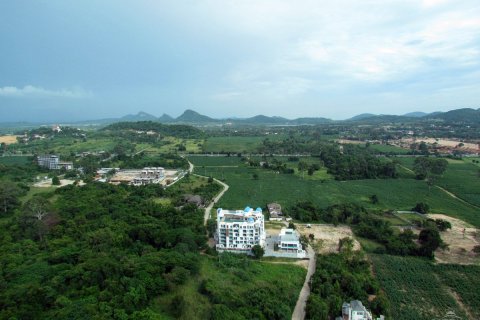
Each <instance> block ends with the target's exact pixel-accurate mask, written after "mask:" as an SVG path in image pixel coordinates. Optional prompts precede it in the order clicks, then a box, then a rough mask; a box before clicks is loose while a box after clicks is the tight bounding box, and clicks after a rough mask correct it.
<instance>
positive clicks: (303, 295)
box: [292, 245, 317, 320]
mask: <svg viewBox="0 0 480 320" xmlns="http://www.w3.org/2000/svg"><path fill="white" fill-rule="evenodd" d="M307 253H308V257H309V259H310V260H309V261H308V271H307V276H306V277H305V282H304V283H303V287H302V291H300V295H299V296H298V300H297V304H296V305H295V310H293V314H292V320H303V319H305V307H306V306H307V300H308V297H309V296H310V286H309V282H310V278H311V277H312V275H313V274H314V273H315V267H316V265H317V260H316V256H315V252H314V251H313V249H312V247H311V246H310V245H309V246H308V248H307Z"/></svg>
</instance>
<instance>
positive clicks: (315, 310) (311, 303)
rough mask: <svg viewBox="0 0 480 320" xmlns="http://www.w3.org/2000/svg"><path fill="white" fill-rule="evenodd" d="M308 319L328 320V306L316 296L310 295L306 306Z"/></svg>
mask: <svg viewBox="0 0 480 320" xmlns="http://www.w3.org/2000/svg"><path fill="white" fill-rule="evenodd" d="M306 313H307V314H306V317H305V318H306V319H312V320H313V319H315V320H328V319H329V317H328V314H329V310H328V305H327V304H326V303H325V301H324V299H322V298H321V297H319V296H318V295H316V294H310V296H309V297H308V301H307V306H306Z"/></svg>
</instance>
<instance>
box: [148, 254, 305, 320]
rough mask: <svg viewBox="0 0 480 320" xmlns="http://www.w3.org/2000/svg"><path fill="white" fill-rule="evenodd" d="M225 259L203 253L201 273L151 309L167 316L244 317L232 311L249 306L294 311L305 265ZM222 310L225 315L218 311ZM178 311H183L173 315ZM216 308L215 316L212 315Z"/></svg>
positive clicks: (198, 317) (201, 317)
mask: <svg viewBox="0 0 480 320" xmlns="http://www.w3.org/2000/svg"><path fill="white" fill-rule="evenodd" d="M222 259H224V257H223V256H219V257H216V258H213V257H208V256H203V257H202V265H201V268H200V274H199V275H198V276H196V277H194V278H192V279H191V280H189V281H188V282H187V283H186V284H185V285H182V286H180V287H178V288H177V289H176V290H175V291H174V292H173V293H171V294H168V295H163V296H161V297H159V298H158V299H157V301H155V302H154V303H153V305H152V309H153V310H155V311H157V312H159V313H162V314H164V315H165V319H174V318H181V319H213V318H214V319H224V317H225V316H227V315H228V316H230V317H229V318H228V319H237V318H244V317H238V316H237V317H234V314H233V313H235V315H238V312H239V310H241V311H240V312H241V313H244V312H249V311H246V310H247V309H249V310H254V311H255V312H256V311H257V310H258V311H260V310H262V312H264V313H268V310H270V311H271V312H273V310H281V312H283V313H285V314H287V315H288V317H289V316H290V315H291V314H292V312H293V309H294V307H295V303H296V300H297V298H298V294H299V293H300V289H301V288H302V285H303V281H304V280H305V274H306V270H305V269H304V268H302V267H300V266H297V265H295V264H293V263H278V264H276V263H269V262H263V261H262V262H259V261H254V260H251V259H246V258H245V257H238V258H237V259H235V260H239V261H234V262H235V264H231V263H230V262H227V263H226V264H225V265H222V264H223V262H222ZM178 297H182V298H181V299H179V298H178ZM179 300H180V301H179ZM179 302H180V305H179ZM165 306H170V308H165ZM178 309H181V310H178ZM214 310H215V311H214ZM220 310H221V311H223V312H224V313H223V316H221V315H219V314H218V312H219V311H220ZM175 312H181V314H175V315H174V316H173V314H174V313H175ZM213 312H215V314H216V317H213V316H212V313H213ZM172 313H173V314H172ZM167 315H172V316H171V317H170V316H167ZM272 316H273V315H272ZM246 318H257V317H254V316H253V315H252V316H251V317H246ZM281 318H283V317H279V318H278V319H281ZM285 318H286V317H285Z"/></svg>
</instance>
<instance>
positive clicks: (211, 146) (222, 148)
mask: <svg viewBox="0 0 480 320" xmlns="http://www.w3.org/2000/svg"><path fill="white" fill-rule="evenodd" d="M266 138H269V139H270V140H279V139H281V138H283V136H281V135H276V136H268V137H267V136H260V137H258V136H257V137H236V136H234V137H212V138H208V139H207V140H206V141H205V144H204V145H203V151H204V152H214V153H215V152H235V153H237V152H241V153H250V152H253V153H255V152H257V149H258V147H259V146H260V145H261V144H262V142H263V140H265V139H266Z"/></svg>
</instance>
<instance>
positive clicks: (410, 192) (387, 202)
mask: <svg viewBox="0 0 480 320" xmlns="http://www.w3.org/2000/svg"><path fill="white" fill-rule="evenodd" d="M220 159H222V158H217V159H216V160H215V161H220ZM223 159H226V158H223ZM190 161H192V163H194V164H196V163H205V161H207V160H205V159H204V158H203V159H202V157H191V158H190ZM217 165H220V163H219V162H217ZM195 172H196V173H198V174H201V175H207V176H208V175H211V176H213V177H215V178H218V179H224V180H225V182H226V183H227V184H228V185H229V186H230V189H229V191H227V192H226V193H225V195H224V196H223V197H222V199H221V200H220V202H219V203H218V206H219V207H224V208H231V209H238V208H244V207H245V206H246V205H250V206H262V207H264V206H265V205H266V204H267V203H270V202H279V203H280V204H281V205H282V206H283V207H284V208H288V207H289V206H291V205H292V203H294V202H297V201H305V200H311V201H313V202H314V203H316V204H317V205H319V206H321V207H326V206H329V205H333V204H339V203H348V202H354V203H358V204H361V205H363V206H365V207H367V208H373V209H393V210H410V209H411V208H412V207H414V206H415V204H416V203H417V202H421V201H425V202H427V203H428V204H429V205H430V207H431V211H432V212H433V213H445V214H448V215H451V216H454V217H457V218H460V219H463V220H465V221H467V222H469V223H471V224H473V225H475V226H480V214H479V212H478V210H476V208H474V207H472V206H469V205H468V204H465V203H463V202H462V201H460V200H458V199H455V198H452V197H449V196H446V194H445V192H444V191H442V190H440V189H438V188H432V189H431V190H429V188H428V186H427V184H426V183H425V182H424V181H418V180H415V179H387V180H381V179H377V180H354V181H335V180H327V181H320V180H307V179H302V178H301V177H300V176H297V175H289V174H277V173H275V172H273V171H270V170H265V169H260V168H252V167H247V166H246V165H244V164H240V165H239V167H234V168H232V167H204V168H200V167H196V168H195ZM254 173H257V174H258V179H257V180H255V179H254V178H253V174H254ZM373 194H376V195H377V196H378V198H379V203H378V204H376V205H374V204H372V203H371V202H370V199H369V197H370V196H371V195H373ZM287 210H288V209H287Z"/></svg>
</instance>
